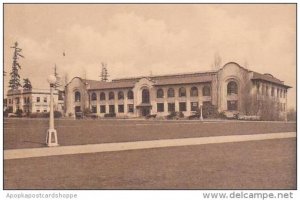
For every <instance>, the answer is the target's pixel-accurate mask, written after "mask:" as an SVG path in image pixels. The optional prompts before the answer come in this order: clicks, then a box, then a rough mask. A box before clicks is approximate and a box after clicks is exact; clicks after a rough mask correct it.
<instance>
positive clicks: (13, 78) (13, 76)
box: [9, 42, 24, 90]
mask: <svg viewBox="0 0 300 200" xmlns="http://www.w3.org/2000/svg"><path fill="white" fill-rule="evenodd" d="M11 48H12V49H14V56H13V63H12V71H11V72H10V80H9V87H10V89H12V90H16V89H18V88H19V87H22V85H21V83H20V75H19V69H21V65H20V64H19V62H18V59H19V58H20V57H22V58H24V56H22V55H21V54H20V52H21V51H22V49H21V48H19V47H18V42H15V46H13V47H11Z"/></svg>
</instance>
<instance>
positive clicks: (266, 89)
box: [256, 84, 287, 98]
mask: <svg viewBox="0 0 300 200" xmlns="http://www.w3.org/2000/svg"><path fill="white" fill-rule="evenodd" d="M256 87H257V93H258V94H260V92H261V94H262V95H266V96H269V93H270V92H269V90H270V89H271V96H272V97H275V93H277V95H276V97H280V98H282V97H283V98H285V97H286V94H287V90H286V89H279V88H277V90H276V89H275V87H271V88H269V86H267V85H266V86H265V85H262V88H261V90H260V84H257V85H256Z"/></svg>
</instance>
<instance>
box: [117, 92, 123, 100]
mask: <svg viewBox="0 0 300 200" xmlns="http://www.w3.org/2000/svg"><path fill="white" fill-rule="evenodd" d="M118 99H124V92H122V91H119V92H118Z"/></svg>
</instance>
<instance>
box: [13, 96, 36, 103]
mask: <svg viewBox="0 0 300 200" xmlns="http://www.w3.org/2000/svg"><path fill="white" fill-rule="evenodd" d="M16 100H17V99H16ZM40 101H41V98H40V97H37V98H36V102H40ZM17 103H18V102H17Z"/></svg>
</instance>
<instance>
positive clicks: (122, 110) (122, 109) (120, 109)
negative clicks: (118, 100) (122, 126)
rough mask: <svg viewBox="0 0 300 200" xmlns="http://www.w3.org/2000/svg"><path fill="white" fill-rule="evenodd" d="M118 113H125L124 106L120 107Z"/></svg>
mask: <svg viewBox="0 0 300 200" xmlns="http://www.w3.org/2000/svg"><path fill="white" fill-rule="evenodd" d="M118 112H119V113H124V105H123V104H122V105H118Z"/></svg>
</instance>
